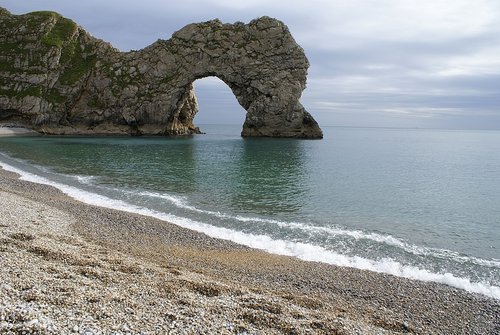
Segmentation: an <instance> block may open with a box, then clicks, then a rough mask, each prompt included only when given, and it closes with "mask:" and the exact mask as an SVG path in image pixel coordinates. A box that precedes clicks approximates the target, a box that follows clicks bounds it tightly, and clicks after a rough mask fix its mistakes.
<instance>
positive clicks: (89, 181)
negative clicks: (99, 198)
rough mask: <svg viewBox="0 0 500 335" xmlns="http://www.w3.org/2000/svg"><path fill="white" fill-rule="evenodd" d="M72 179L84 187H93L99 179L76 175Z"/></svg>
mask: <svg viewBox="0 0 500 335" xmlns="http://www.w3.org/2000/svg"><path fill="white" fill-rule="evenodd" d="M72 177H74V178H75V179H76V180H77V181H78V182H79V183H80V184H84V185H93V184H94V181H95V180H96V179H97V177H96V176H83V175H74V176H72Z"/></svg>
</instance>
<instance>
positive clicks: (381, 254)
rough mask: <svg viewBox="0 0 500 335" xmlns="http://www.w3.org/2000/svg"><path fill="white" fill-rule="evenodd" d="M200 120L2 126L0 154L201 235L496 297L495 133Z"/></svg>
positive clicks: (11, 165) (90, 197) (499, 183)
mask: <svg viewBox="0 0 500 335" xmlns="http://www.w3.org/2000/svg"><path fill="white" fill-rule="evenodd" d="M202 129H203V130H204V131H206V132H207V134H206V135H200V136H195V137H185V138H146V137H133V138H130V137H120V138H117V137H113V138H109V137H107V138H87V137H76V138H75V137H72V138H68V137H64V138H62V137H4V138H0V152H1V153H0V162H1V163H2V165H3V166H4V168H8V169H14V170H16V169H17V171H18V172H21V173H22V174H23V175H24V176H25V178H26V179H30V180H35V181H39V182H45V183H49V184H53V185H55V186H57V187H59V188H61V189H63V190H64V191H66V192H67V193H69V194H70V195H72V196H74V197H76V198H79V199H80V200H83V201H87V202H91V203H97V204H100V205H103V206H108V207H113V208H119V209H125V210H129V211H134V212H140V213H143V214H147V215H152V216H156V217H160V218H164V219H168V220H170V221H173V222H175V223H177V224H180V225H182V226H185V227H190V228H193V229H197V230H200V231H203V232H205V233H207V234H209V235H211V236H215V237H221V238H227V239H231V240H234V241H237V242H240V243H244V244H247V245H250V246H253V247H257V248H261V249H265V250H268V251H271V252H276V253H281V254H287V255H294V256H297V257H300V258H302V259H306V260H314V261H322V262H327V263H333V264H338V265H345V266H353V267H357V268H363V269H369V270H373V271H379V272H386V273H392V274H395V275H398V276H403V277H409V278H416V279H420V280H428V281H437V282H442V283H446V284H449V285H452V286H456V287H460V288H464V289H467V290H469V291H473V292H478V293H482V294H486V295H488V296H493V297H496V298H500V154H499V153H498V152H499V149H500V132H498V131H444V130H420V129H411V130H410V129H380V128H376V129H375V128H324V133H325V138H324V139H323V140H318V141H304V140H292V139H243V138H240V137H239V131H240V127H235V126H204V127H202Z"/></svg>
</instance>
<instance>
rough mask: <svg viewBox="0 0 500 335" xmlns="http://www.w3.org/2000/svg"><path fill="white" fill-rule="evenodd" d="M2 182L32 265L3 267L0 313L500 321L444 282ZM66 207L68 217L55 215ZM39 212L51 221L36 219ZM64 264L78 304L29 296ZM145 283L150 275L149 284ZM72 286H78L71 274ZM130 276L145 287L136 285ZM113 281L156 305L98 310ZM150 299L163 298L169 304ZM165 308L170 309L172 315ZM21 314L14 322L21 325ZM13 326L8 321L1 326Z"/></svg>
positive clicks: (478, 299)
mask: <svg viewBox="0 0 500 335" xmlns="http://www.w3.org/2000/svg"><path fill="white" fill-rule="evenodd" d="M0 193H2V194H1V200H0V203H1V204H2V207H3V208H11V210H10V212H9V213H10V214H9V215H10V217H9V219H11V221H12V222H14V223H10V222H7V220H6V219H5V218H4V217H2V222H0V239H1V240H2V242H3V243H2V248H1V249H0V256H2V260H3V259H4V258H5V260H6V263H7V264H8V265H7V268H9V266H11V267H10V268H9V269H11V271H13V273H16V271H17V273H18V274H19V273H21V277H24V276H26V279H25V280H23V279H20V278H19V277H15V276H13V275H12V274H11V273H10V272H8V271H5V270H2V272H1V276H2V278H1V280H0V282H2V283H5V284H2V285H0V297H1V296H6V297H8V298H0V313H1V314H2V317H3V313H4V311H10V310H15V309H16V306H24V305H23V304H27V303H28V304H29V303H33V302H35V304H39V305H43V304H44V303H45V304H47V303H48V305H49V306H52V311H54V310H61V311H66V312H68V313H76V314H79V315H85V316H92V320H94V321H93V322H90V321H82V320H83V319H82V320H79V321H78V322H76V321H75V322H73V323H74V324H77V323H78V324H77V325H76V326H77V327H78V329H79V330H81V331H82V332H83V331H84V330H85V329H94V330H95V332H94V333H96V334H97V333H102V332H110V331H112V330H113V329H114V328H113V327H116V326H117V325H118V327H119V330H120V331H123V332H126V331H125V330H124V329H123V328H129V329H133V331H131V332H132V333H137V332H139V330H141V329H142V330H143V331H144V332H145V333H152V334H153V333H157V332H155V330H154V329H155V328H154V327H156V326H158V325H159V324H161V326H162V327H164V328H165V327H166V328H165V329H167V330H168V331H170V332H172V333H183V331H185V328H183V327H182V325H184V326H186V327H187V325H188V324H191V326H193V327H195V328H191V329H194V330H201V329H206V331H212V332H218V333H238V332H244V331H247V332H249V333H253V332H258V333H264V334H267V333H289V332H292V331H293V330H294V331H295V332H296V333H299V334H301V333H307V332H308V331H309V333H325V334H326V333H333V334H335V333H342V334H351V333H356V332H361V333H363V334H376V333H380V332H382V331H384V334H400V333H416V334H429V333H447V334H461V333H471V334H474V333H476V334H488V333H495V332H496V331H498V329H500V325H499V321H498V315H500V303H499V301H498V300H495V299H493V298H488V297H485V296H482V295H478V294H471V293H468V292H466V291H463V290H460V289H454V288H452V287H449V286H445V285H442V284H437V283H426V282H418V281H414V280H409V279H404V278H399V277H394V276H391V275H386V274H380V273H374V272H369V271H363V270H357V269H353V268H343V267H337V266H334V265H328V264H323V263H315V262H306V261H301V260H298V259H296V258H292V257H287V256H278V255H273V254H269V253H266V252H263V251H259V250H255V249H251V248H248V247H245V246H241V245H238V244H236V243H233V242H230V241H225V240H218V239H214V238H210V237H208V236H206V235H204V234H202V233H198V232H195V231H192V230H189V229H185V228H181V227H179V226H176V225H173V224H170V223H168V222H165V221H161V220H158V219H154V218H151V217H145V216H141V215H137V214H131V213H125V212H120V211H117V210H112V209H107V208H102V207H96V206H91V205H86V204H84V203H81V202H78V201H76V200H73V199H71V198H69V197H68V196H66V195H64V194H63V193H62V192H61V191H59V190H57V189H55V188H53V187H51V186H47V185H42V184H35V183H31V182H27V181H22V180H19V179H17V177H16V175H15V174H14V173H12V172H8V171H5V170H1V171H0ZM16 202H17V203H23V204H24V205H23V206H17V207H16V205H13V204H12V203H14V204H15V203H16ZM35 207H40V208H41V209H40V210H39V211H38V210H36V211H35V213H34V214H36V215H35V216H36V218H35V219H34V220H32V221H34V222H30V220H26V219H21V217H22V216H23V215H24V214H23V215H21V214H20V213H24V212H30V209H31V208H35ZM4 211H5V209H4ZM51 213H52V214H51ZM61 217H65V218H67V219H66V221H67V223H66V224H65V225H60V226H57V225H56V226H54V222H58V221H60V220H59V219H60V218H61ZM38 221H42V222H44V223H43V224H35V223H36V222H38ZM68 222H69V223H68ZM63 226H64V227H63ZM62 228H64V229H62ZM89 250H90V251H92V252H89ZM99 255H105V256H102V257H100V256H99ZM109 259H113V261H109ZM40 260H41V262H42V263H43V264H42V265H43V268H40V266H41V265H40V264H38V263H40ZM68 260H69V261H68ZM113 263H117V264H113ZM37 267H38V268H37ZM16 268H18V269H17V270H16ZM54 268H55V270H54ZM20 269H23V270H20ZM49 269H52V270H49ZM61 273H64V274H66V275H67V276H69V274H71V276H70V277H71V278H72V280H76V281H82V283H81V285H83V286H82V288H83V289H84V290H86V294H84V295H82V297H81V298H78V295H77V299H76V300H77V301H76V302H74V301H73V302H72V304H71V305H70V306H71V308H70V307H68V306H67V305H65V304H61V305H60V306H59V305H58V304H57V302H54V301H51V299H50V294H49V293H51V288H50V285H49V284H44V283H43V282H42V283H37V284H36V285H34V286H37V290H36V292H38V293H36V294H35V293H33V292H32V294H31V295H34V298H33V297H31V298H33V300H29V299H31V298H29V299H26V298H25V297H24V295H23V294H24V293H23V292H24V291H23V290H22V288H23V287H26V286H29V285H32V286H33V278H36V277H37V276H38V277H40V276H41V277H44V278H45V283H51V282H54V281H55V282H60V281H61V279H60V278H59V277H61ZM27 274H31V275H32V277H30V276H28V275H27ZM145 283H151V285H147V286H145V287H144V284H145ZM6 285H7V286H9V287H10V289H9V288H8V287H7V288H6ZM61 285H63V284H60V286H61ZM65 285H66V286H67V287H66V286H65ZM63 286H64V287H65V289H67V290H69V291H77V289H76V288H75V287H74V284H73V285H72V284H71V282H67V283H66V282H65V283H64V285H63ZM129 286H132V287H133V290H132V291H133V292H134V293H135V294H136V295H130V294H129V292H127V291H128V290H127V287H129ZM110 287H116V288H117V291H114V296H113V297H114V298H109V301H110V302H112V301H115V300H116V299H118V300H120V301H121V303H123V305H131V306H135V314H136V315H137V314H140V313H143V314H144V313H146V311H147V312H148V313H149V314H150V315H149V314H148V315H149V316H146V315H145V314H144V315H143V316H144V317H143V318H142V319H140V320H135V321H133V322H130V321H127V322H125V321H123V317H122V316H120V315H122V314H123V313H124V312H123V310H122V309H123V308H121V307H119V306H118V307H114V308H112V307H110V308H109V311H108V312H107V313H108V314H109V316H108V317H104V318H101V319H99V318H97V317H96V315H97V314H99V313H100V311H99V308H97V306H93V307H94V309H95V310H94V309H90V310H89V307H88V305H89V302H88V301H87V300H88V299H87V298H88V297H89V296H95V297H94V298H93V299H97V301H99V303H100V304H101V305H104V306H107V305H106V301H107V300H106V297H99V294H98V293H99V292H101V291H103V290H104V291H106V290H109V288H110ZM59 288H60V287H59ZM118 288H123V289H124V290H123V292H122V291H121V290H118ZM30 290H31V291H32V290H33V288H29V289H28V291H30ZM165 291H168V292H167V293H165ZM54 292H58V291H54ZM54 292H52V293H54ZM146 292H147V294H146ZM145 294H146V295H147V296H148V299H145V298H144V295H145ZM116 296H118V297H116ZM115 298H116V299H115ZM8 299H10V300H9V301H7V300H8ZM68 299H69V298H68ZM79 299H80V300H79ZM113 299H115V300H113ZM141 299H144V300H145V301H147V303H149V304H151V303H158V302H160V305H162V304H163V305H162V306H163V308H159V310H161V313H160V312H158V311H152V310H151V305H147V304H145V302H144V301H141ZM4 300H6V302H5V301H4ZM84 302H85V303H84ZM9 304H10V305H9ZM90 305H92V303H90ZM5 306H7V307H5ZM8 306H10V307H8ZM39 309H41V310H37V311H35V312H36V313H39V314H42V316H43V315H44V314H47V313H48V316H49V319H50V320H52V321H53V322H52V323H53V324H54V325H56V326H57V324H59V326H57V327H58V328H57V329H59V330H64V331H68V332H70V331H71V330H74V327H75V325H73V324H69V325H66V323H65V321H64V320H66V319H67V318H62V319H61V318H57V316H54V315H53V312H44V311H45V310H44V309H43V308H42V307H39ZM68 310H69V311H68ZM186 310H188V311H189V313H187V312H186ZM35 312H33V313H35ZM167 312H168V313H170V314H169V315H171V317H170V318H168V320H165V315H166V313H167ZM185 312H186V313H185ZM201 312H203V315H204V316H203V318H201V319H196V320H195V318H194V316H193V314H194V315H197V313H201ZM36 313H35V314H36ZM96 313H97V314H96ZM160 314H161V315H163V319H162V317H160V316H159V315H160ZM188 314H189V315H190V316H189V315H188ZM36 315H38V314H36ZM141 315H142V314H141ZM39 319H40V318H39ZM2 320H3V319H2ZM32 320H33V319H32ZM37 320H38V319H37ZM161 320H163V321H161ZM15 321H16V320H14V321H13V322H12V324H19V320H18V321H17V323H16V322H15ZM2 322H5V321H2ZM23 322H24V323H27V322H29V321H23ZM85 322H87V323H85ZM38 323H39V324H41V323H40V321H39V322H38ZM124 324H125V325H126V327H123V325H124ZM7 326H8V325H5V324H3V323H0V331H2V330H5V329H2V327H7ZM131 327H132V328H131ZM210 327H212V328H210ZM214 327H216V328H214ZM217 327H218V328H217ZM49 328H50V327H48V326H47V327H46V328H45V329H46V331H47V333H50V329H49ZM161 329H163V328H161ZM165 329H163V330H162V331H165ZM183 329H184V330H183ZM238 329H239V330H238ZM114 331H116V330H114ZM158 331H159V330H158ZM56 333H57V332H56Z"/></svg>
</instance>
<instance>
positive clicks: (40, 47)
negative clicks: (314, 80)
mask: <svg viewBox="0 0 500 335" xmlns="http://www.w3.org/2000/svg"><path fill="white" fill-rule="evenodd" d="M0 31H1V33H0V34H1V35H0V45H1V54H0V122H9V123H16V124H19V125H23V126H27V127H30V128H33V129H34V130H36V131H38V132H41V133H46V134H132V135H141V134H147V135H189V134H194V133H199V130H198V128H197V127H195V125H194V124H193V119H194V116H195V115H196V113H197V111H198V105H197V101H196V97H195V94H194V90H193V82H194V81H195V80H196V79H199V78H203V77H207V76H216V77H218V78H220V79H221V80H222V81H224V82H225V83H226V84H227V85H228V86H229V87H230V88H231V90H232V92H233V93H234V95H235V96H236V98H237V100H238V102H239V103H240V105H241V106H242V107H243V108H244V109H245V110H246V111H247V114H246V120H245V123H244V124H243V130H242V133H241V135H242V136H269V137H297V138H322V137H323V134H322V131H321V129H320V127H319V126H318V124H317V122H316V121H315V120H314V118H313V117H312V116H311V115H310V114H309V113H308V112H307V111H306V110H305V109H304V107H303V106H302V105H301V103H300V102H299V99H300V96H301V94H302V91H303V90H304V88H305V85H306V76H307V69H308V67H309V62H308V60H307V58H306V56H305V54H304V51H303V49H302V48H301V47H300V46H299V45H298V44H297V43H296V42H295V41H294V39H293V37H292V36H291V34H290V32H289V31H288V28H287V27H286V26H285V25H284V24H283V23H282V22H280V21H278V20H276V19H272V18H269V17H262V18H259V19H256V20H253V21H251V22H250V23H249V24H243V23H235V24H222V23H221V22H220V21H219V20H212V21H208V22H204V23H197V24H190V25H188V26H186V27H184V28H182V29H181V30H179V31H177V32H176V33H174V34H173V36H172V38H170V39H169V40H158V41H157V42H155V43H153V44H152V45H150V46H148V47H146V48H144V49H142V50H139V51H130V52H120V51H119V50H117V49H115V48H113V47H112V46H111V45H110V44H109V43H106V42H104V41H102V40H99V39H96V38H94V37H92V36H91V35H90V34H88V33H87V32H85V31H84V30H83V29H82V28H81V27H79V26H78V25H77V24H75V23H74V22H73V21H71V20H69V19H66V18H63V17H62V16H60V15H59V14H57V13H54V12H34V13H29V14H25V15H12V14H10V13H9V12H8V11H7V10H5V9H1V8H0Z"/></svg>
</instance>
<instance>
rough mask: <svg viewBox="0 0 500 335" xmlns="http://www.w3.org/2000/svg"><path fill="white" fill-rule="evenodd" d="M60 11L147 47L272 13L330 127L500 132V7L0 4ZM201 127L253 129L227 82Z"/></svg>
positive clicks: (216, 90) (330, 0)
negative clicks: (296, 47)
mask: <svg viewBox="0 0 500 335" xmlns="http://www.w3.org/2000/svg"><path fill="white" fill-rule="evenodd" d="M0 4H1V5H2V6H3V7H6V8H7V9H8V10H10V11H11V12H13V13H15V14H22V13H26V12H29V11H33V10H42V9H43V10H54V11H57V12H60V13H61V14H63V15H64V16H66V17H69V18H71V19H73V20H74V21H76V22H77V23H78V24H80V25H81V26H83V27H84V28H85V29H86V30H87V31H89V32H90V33H91V34H92V35H94V36H95V37H99V38H102V39H104V40H106V41H109V42H111V43H112V44H113V45H114V46H115V47H117V48H119V49H121V50H123V51H127V50H130V49H141V48H143V47H145V46H147V45H148V44H150V43H152V42H154V41H156V40H157V39H158V38H162V39H168V38H170V36H171V35H172V33H173V32H174V31H176V30H179V29H180V28H182V27H183V26H185V25H186V24H188V23H192V22H201V21H207V20H210V19H213V18H219V19H221V20H222V21H223V22H230V23H232V22H235V21H243V22H249V21H250V20H252V19H254V18H256V17H259V16H263V15H267V16H272V17H275V18H278V19H280V20H282V21H283V22H285V24H287V25H288V27H289V28H290V31H291V33H292V35H293V36H294V37H295V39H296V41H297V42H298V43H299V44H300V45H301V46H302V47H303V48H304V49H305V52H306V55H307V57H308V58H309V61H310V63H311V67H310V69H309V76H308V81H307V84H308V85H307V88H306V90H305V91H304V93H303V96H302V104H303V105H304V107H305V108H306V109H307V110H308V111H309V112H310V113H311V114H312V115H313V116H314V117H315V118H316V119H317V120H318V122H319V123H320V125H336V126H375V127H431V128H451V129H464V128H465V129H467V128H472V129H500V1H499V0H307V1H305V0H304V1H293V0H288V1H286V0H277V1H270V0H244V1H239V0H182V1H161V0H142V1H136V0H106V1H103V0H99V1H96V0H85V1H64V0H59V1H56V0H43V1H41V0H22V1H19V0H0ZM195 87H196V94H197V96H198V99H199V104H200V112H199V114H198V116H197V118H196V120H195V121H196V122H197V123H200V124H203V123H219V122H224V123H234V124H242V123H243V119H244V115H245V112H244V110H243V109H242V108H241V107H240V106H239V105H238V104H237V102H236V99H235V98H234V96H233V95H232V93H231V91H230V90H229V88H228V87H227V86H225V84H224V83H222V82H221V81H219V80H218V79H213V78H207V79H202V80H198V81H196V82H195Z"/></svg>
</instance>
